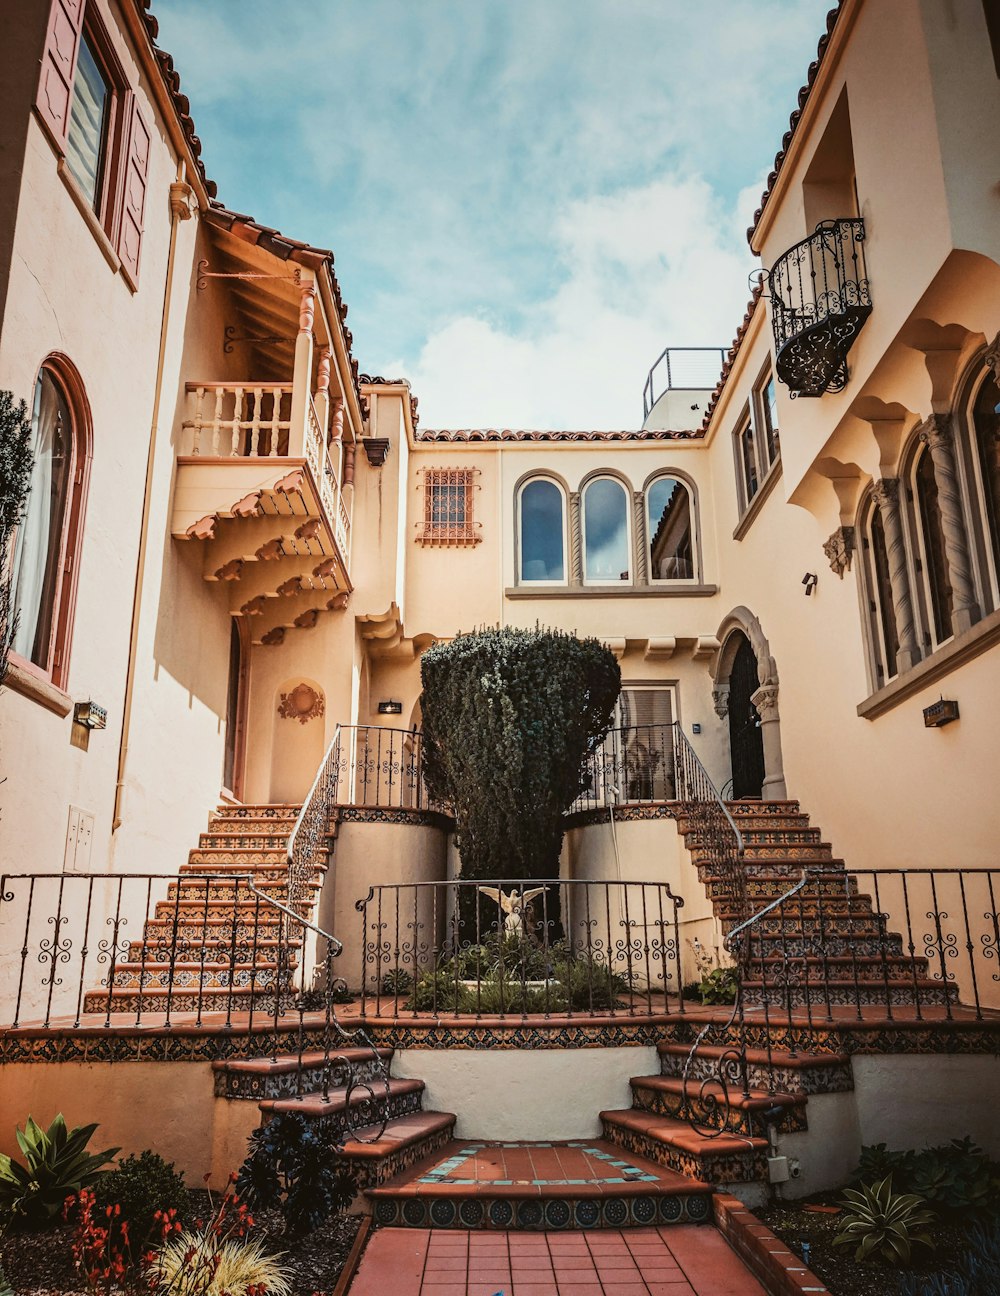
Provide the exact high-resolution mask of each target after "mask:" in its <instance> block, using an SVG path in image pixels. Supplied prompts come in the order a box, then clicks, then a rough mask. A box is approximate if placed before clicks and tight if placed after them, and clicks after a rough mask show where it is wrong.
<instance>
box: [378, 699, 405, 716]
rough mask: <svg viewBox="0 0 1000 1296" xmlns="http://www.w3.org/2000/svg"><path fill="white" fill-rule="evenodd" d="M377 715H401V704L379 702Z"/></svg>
mask: <svg viewBox="0 0 1000 1296" xmlns="http://www.w3.org/2000/svg"><path fill="white" fill-rule="evenodd" d="M378 713H379V715H402V714H403V704H402V702H393V701H391V700H390V701H387V702H380V703H379V704H378Z"/></svg>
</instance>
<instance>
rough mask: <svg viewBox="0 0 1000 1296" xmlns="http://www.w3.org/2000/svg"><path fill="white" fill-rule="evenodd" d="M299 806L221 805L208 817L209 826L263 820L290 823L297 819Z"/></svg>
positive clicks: (275, 804) (266, 804)
mask: <svg viewBox="0 0 1000 1296" xmlns="http://www.w3.org/2000/svg"><path fill="white" fill-rule="evenodd" d="M301 809H302V807H301V806H300V805H291V804H286V803H283V802H273V803H260V804H254V805H221V806H219V807H218V809H216V810H213V811H212V813H211V815H210V816H209V826H211V825H212V824H213V823H215V822H216V821H218V820H222V821H223V822H228V821H231V820H237V821H238V822H244V821H247V820H251V821H255V820H263V821H269V822H274V821H275V820H278V821H281V822H284V821H285V820H289V819H290V820H291V821H292V823H294V822H295V820H296V819H297V818H298V817H299V811H300V810H301Z"/></svg>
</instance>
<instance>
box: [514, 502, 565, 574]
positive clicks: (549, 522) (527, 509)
mask: <svg viewBox="0 0 1000 1296" xmlns="http://www.w3.org/2000/svg"><path fill="white" fill-rule="evenodd" d="M518 539H519V551H518V552H519V573H518V579H519V581H520V583H521V584H522V585H531V584H537V585H561V584H564V583H565V581H566V497H565V495H564V494H563V491H562V489H561V488H560V487H559V486H558V485H557V484H556V483H555V482H554V481H551V480H550V479H549V478H547V477H534V478H532V480H531V481H528V482H525V484H524V485H523V486H522V487H521V493H520V496H519V500H518Z"/></svg>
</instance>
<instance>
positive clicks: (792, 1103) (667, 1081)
mask: <svg viewBox="0 0 1000 1296" xmlns="http://www.w3.org/2000/svg"><path fill="white" fill-rule="evenodd" d="M629 1084H630V1085H631V1086H633V1087H634V1088H638V1089H654V1090H657V1091H658V1092H660V1093H670V1094H681V1095H683V1093H684V1081H683V1079H682V1078H681V1077H680V1076H662V1075H648V1076H633V1077H632V1079H631V1080H630V1081H629ZM724 1092H725V1091H724V1090H723V1088H722V1085H720V1084H717V1083H716V1082H715V1081H707V1082H706V1081H701V1080H695V1081H694V1082H693V1086H692V1087H691V1088H689V1093H697V1094H710V1095H711V1096H712V1097H719V1096H720V1095H722V1094H723V1093H724ZM729 1102H730V1104H731V1105H732V1106H733V1107H738V1108H739V1109H740V1110H741V1111H757V1110H763V1109H766V1108H767V1107H804V1106H805V1105H806V1096H805V1094H789V1093H773V1094H769V1093H767V1092H766V1091H765V1090H763V1089H751V1090H750V1094H749V1096H748V1097H744V1095H743V1094H742V1093H741V1092H739V1091H737V1092H735V1093H734V1092H730V1094H729Z"/></svg>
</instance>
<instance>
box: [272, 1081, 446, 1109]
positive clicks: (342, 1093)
mask: <svg viewBox="0 0 1000 1296" xmlns="http://www.w3.org/2000/svg"><path fill="white" fill-rule="evenodd" d="M424 1087H425V1086H424V1082H423V1080H416V1079H395V1078H392V1077H390V1079H389V1094H390V1096H392V1097H394V1098H398V1097H402V1096H403V1095H404V1094H412V1093H423V1091H424ZM383 1092H384V1090H383V1087H382V1085H381V1084H379V1085H378V1086H377V1089H376V1091H375V1101H376V1103H377V1102H378V1101H379V1098H380V1096H381V1095H382V1093H383ZM370 1100H371V1094H370V1093H369V1092H368V1090H367V1088H365V1086H364V1085H359V1086H358V1087H357V1088H356V1089H355V1090H354V1091H353V1092H352V1094H351V1096H350V1101H348V1098H347V1087H346V1086H344V1085H341V1086H337V1087H336V1088H335V1087H332V1086H331V1088H330V1091H329V1094H328V1095H327V1097H325V1098H324V1097H323V1094H322V1093H321V1092H319V1091H317V1092H315V1093H306V1094H303V1095H302V1096H301V1098H300V1097H289V1098H265V1099H263V1100H262V1101H261V1102H260V1103H259V1104H258V1106H259V1107H260V1110H261V1111H262V1112H265V1113H266V1114H268V1115H271V1114H276V1113H279V1112H298V1113H299V1114H300V1115H302V1116H309V1117H315V1118H319V1117H323V1116H333V1115H335V1114H336V1113H337V1112H342V1111H344V1109H345V1108H346V1107H360V1106H361V1105H362V1103H365V1102H368V1101H370Z"/></svg>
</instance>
